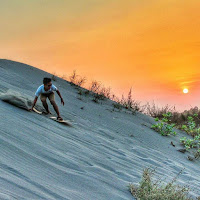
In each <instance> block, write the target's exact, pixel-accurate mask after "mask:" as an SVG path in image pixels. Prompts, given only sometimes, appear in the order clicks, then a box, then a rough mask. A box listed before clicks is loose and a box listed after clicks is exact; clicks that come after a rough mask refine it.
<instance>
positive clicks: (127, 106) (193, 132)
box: [52, 70, 200, 159]
mask: <svg viewBox="0 0 200 200" xmlns="http://www.w3.org/2000/svg"><path fill="white" fill-rule="evenodd" d="M57 77H58V76H57V75H55V74H54V75H53V76H52V80H54V81H56V80H57ZM61 78H63V79H65V80H67V81H69V82H70V84H71V85H72V86H74V87H75V88H76V89H77V91H78V92H77V94H78V97H77V98H78V99H80V100H83V98H82V97H83V96H91V97H92V99H91V100H92V101H93V102H95V103H102V101H104V100H106V99H110V100H112V101H113V104H112V105H113V109H112V112H113V111H126V110H127V111H129V113H132V114H136V112H141V113H143V114H146V115H149V116H151V117H153V118H155V121H156V124H154V125H152V126H151V128H152V129H154V130H155V131H157V132H158V133H160V134H161V135H162V136H169V135H174V136H175V135H177V132H176V131H175V130H174V128H177V129H180V130H183V131H185V132H186V133H187V134H188V135H189V136H190V137H192V139H191V138H187V137H186V136H185V137H182V138H181V139H180V142H181V144H183V145H184V147H185V148H186V151H189V150H191V149H192V150H194V149H195V151H194V152H193V154H194V158H196V159H197V158H199V157H200V127H199V125H198V124H200V123H199V122H200V118H199V117H200V111H199V110H198V108H197V107H194V108H191V109H190V110H188V111H184V112H182V113H180V112H177V111H176V108H175V106H169V105H168V104H167V105H166V106H163V107H158V106H156V104H155V103H154V102H153V103H152V104H150V103H147V104H146V105H141V103H140V102H139V101H136V100H135V99H133V97H132V88H131V89H130V91H129V93H128V95H127V98H125V97H124V95H122V97H121V99H120V98H118V97H116V96H115V95H114V94H112V92H111V88H110V87H105V86H103V85H102V84H101V83H100V82H98V81H92V82H91V84H90V85H89V86H88V89H87V88H83V87H82V86H83V85H84V84H85V83H86V78H85V77H81V76H79V75H77V73H76V70H74V71H73V73H72V74H71V75H70V76H69V78H66V76H62V77H61Z"/></svg>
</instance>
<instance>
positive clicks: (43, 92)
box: [35, 84, 58, 97]
mask: <svg viewBox="0 0 200 200" xmlns="http://www.w3.org/2000/svg"><path fill="white" fill-rule="evenodd" d="M57 90H58V89H57V87H56V86H55V85H53V84H52V86H51V87H50V89H49V90H47V91H45V90H44V85H41V86H40V87H38V89H37V91H36V93H35V96H37V97H39V95H40V94H49V93H52V92H53V91H57Z"/></svg>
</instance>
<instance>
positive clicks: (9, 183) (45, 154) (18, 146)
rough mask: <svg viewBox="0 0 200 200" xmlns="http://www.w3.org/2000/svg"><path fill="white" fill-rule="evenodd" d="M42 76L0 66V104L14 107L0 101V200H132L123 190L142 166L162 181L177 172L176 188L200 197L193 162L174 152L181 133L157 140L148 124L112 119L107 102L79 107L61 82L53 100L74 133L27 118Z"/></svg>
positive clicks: (14, 65)
mask: <svg viewBox="0 0 200 200" xmlns="http://www.w3.org/2000/svg"><path fill="white" fill-rule="evenodd" d="M44 76H51V75H50V74H48V73H47V72H44V71H42V70H39V69H37V68H34V67H32V66H29V65H25V64H22V63H18V62H13V61H9V60H0V92H1V94H0V98H2V99H3V98H4V100H5V98H7V99H11V101H12V99H14V98H13V97H15V103H14V105H11V104H9V103H7V102H4V101H0V152H1V159H0V199H48V200H49V199H73V200H77V199H78V200H82V199H85V200H90V199H91V200H93V199H95V200H102V199H106V200H123V199H134V198H133V197H132V196H131V194H130V193H129V191H128V187H127V186H128V184H129V183H138V182H139V181H140V178H141V173H142V170H143V169H144V168H145V167H150V166H152V167H157V173H158V174H159V175H162V177H163V179H166V180H167V181H170V180H171V179H172V178H173V177H174V176H176V174H178V172H180V170H182V169H183V168H185V170H184V172H183V174H182V175H181V176H180V177H179V179H178V183H179V184H189V185H192V186H193V187H192V188H193V189H194V191H192V192H191V195H192V196H194V197H196V196H199V195H200V190H198V189H199V188H200V175H199V168H200V165H199V164H200V162H199V161H196V162H191V161H188V160H187V158H186V157H187V155H186V154H182V153H180V152H178V151H177V149H179V148H180V147H181V146H180V145H179V142H178V140H179V137H180V136H181V134H182V133H180V131H179V133H180V134H179V136H176V137H162V136H160V135H158V133H156V132H154V131H153V130H151V129H150V128H149V127H150V126H151V124H152V123H154V120H153V119H152V118H151V117H148V116H145V115H143V114H140V113H137V114H136V115H132V114H129V113H125V111H121V112H117V111H115V112H112V109H113V107H112V102H111V101H110V100H106V101H102V104H96V103H94V102H93V101H92V100H91V99H92V97H91V96H88V97H82V100H79V99H78V98H77V97H78V94H77V90H76V89H75V88H74V87H72V86H71V85H70V84H69V83H68V82H67V81H64V80H62V79H58V80H57V81H55V82H53V83H54V84H55V85H56V86H57V87H58V88H59V90H60V92H61V94H62V96H63V98H64V100H65V106H64V107H63V106H61V104H60V99H59V97H58V95H57V94H56V101H57V103H58V106H59V108H60V111H61V113H62V116H63V117H64V118H66V119H70V120H74V122H75V123H77V124H76V125H75V126H74V128H70V127H66V126H62V125H61V124H59V123H56V122H54V121H52V120H50V119H48V118H47V117H45V116H40V115H38V114H36V113H31V112H27V111H26V108H27V107H29V105H30V101H31V100H33V99H34V93H35V91H36V89H37V87H38V86H39V85H41V84H42V79H43V77H44ZM17 105H20V107H21V108H23V109H20V108H18V107H17ZM37 106H38V108H41V103H40V102H39V101H38V104H37ZM49 106H50V110H51V111H52V112H53V108H52V107H51V105H50V104H49ZM81 107H84V108H83V109H81ZM144 124H145V125H144ZM172 140H173V142H174V144H176V147H173V146H172V145H170V142H171V141H172Z"/></svg>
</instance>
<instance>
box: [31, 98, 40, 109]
mask: <svg viewBox="0 0 200 200" xmlns="http://www.w3.org/2000/svg"><path fill="white" fill-rule="evenodd" d="M37 99H38V97H37V96H35V99H34V101H33V105H32V107H31V109H30V110H33V107H34V106H35V104H36V102H37Z"/></svg>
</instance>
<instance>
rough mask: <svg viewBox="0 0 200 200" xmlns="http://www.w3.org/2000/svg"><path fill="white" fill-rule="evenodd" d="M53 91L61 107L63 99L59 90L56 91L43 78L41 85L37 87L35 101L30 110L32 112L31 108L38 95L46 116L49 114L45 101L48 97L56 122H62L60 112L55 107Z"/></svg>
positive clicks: (50, 83) (48, 81)
mask: <svg viewBox="0 0 200 200" xmlns="http://www.w3.org/2000/svg"><path fill="white" fill-rule="evenodd" d="M53 91H56V92H57V94H58V96H59V97H60V99H61V104H63V106H64V101H63V98H62V96H61V94H60V92H59V90H58V89H57V87H56V86H55V85H53V84H52V82H51V79H50V78H44V79H43V85H41V86H39V87H38V89H37V91H36V93H35V99H34V101H33V105H32V107H31V109H30V110H33V107H34V106H35V104H36V102H37V99H38V97H39V95H40V99H41V101H42V104H43V106H44V108H45V110H46V111H47V114H51V112H50V111H49V108H48V104H47V101H46V99H47V97H48V98H49V101H50V102H51V104H52V105H53V108H54V110H55V111H56V113H57V115H58V116H57V120H63V119H62V117H61V116H60V112H59V109H58V106H57V104H56V102H55V94H54V92H53Z"/></svg>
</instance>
